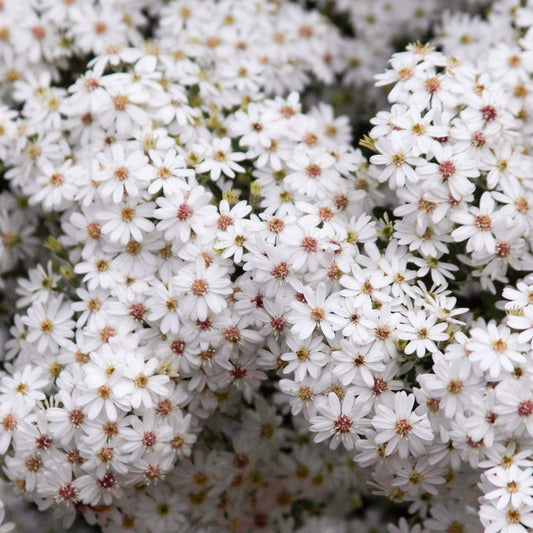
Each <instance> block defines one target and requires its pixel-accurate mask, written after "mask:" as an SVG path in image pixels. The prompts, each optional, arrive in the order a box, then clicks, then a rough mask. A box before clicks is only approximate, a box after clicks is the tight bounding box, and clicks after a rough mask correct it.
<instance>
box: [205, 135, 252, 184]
mask: <svg viewBox="0 0 533 533" xmlns="http://www.w3.org/2000/svg"><path fill="white" fill-rule="evenodd" d="M243 159H246V154H244V153H243V152H234V151H233V149H232V147H231V139H230V138H229V137H223V138H222V139H220V138H218V137H215V138H213V139H212V140H211V144H210V145H209V146H208V148H207V151H206V153H205V155H204V160H203V161H202V162H201V163H200V164H199V165H197V166H196V172H197V173H198V174H203V173H204V172H209V176H210V177H211V179H212V180H213V181H217V180H218V179H219V178H220V175H221V174H224V175H225V176H228V177H229V178H234V177H235V172H244V170H245V169H244V167H243V166H242V165H239V163H237V161H242V160H243Z"/></svg>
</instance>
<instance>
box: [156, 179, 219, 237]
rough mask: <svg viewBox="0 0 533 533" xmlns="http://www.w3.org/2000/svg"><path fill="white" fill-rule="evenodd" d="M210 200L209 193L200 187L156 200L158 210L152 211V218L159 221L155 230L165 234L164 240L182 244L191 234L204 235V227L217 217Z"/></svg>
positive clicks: (176, 192)
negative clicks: (176, 240) (177, 240)
mask: <svg viewBox="0 0 533 533" xmlns="http://www.w3.org/2000/svg"><path fill="white" fill-rule="evenodd" d="M211 199H212V195H211V193H210V192H208V191H206V190H205V189H204V188H203V187H201V186H197V187H193V188H192V189H191V190H190V191H188V192H183V191H175V192H174V194H172V195H171V196H169V197H165V196H161V197H159V198H157V200H156V202H157V205H158V206H159V208H158V209H156V210H155V211H154V217H155V218H158V219H160V222H158V224H157V229H158V230H159V231H164V232H165V233H164V237H165V240H167V241H173V240H175V239H179V240H180V241H181V242H182V243H185V242H187V241H188V240H189V239H190V237H191V232H194V233H195V234H197V235H200V236H202V235H204V234H205V231H206V226H209V225H210V224H211V223H212V222H213V221H214V220H216V217H217V209H216V207H215V206H214V205H210V202H211Z"/></svg>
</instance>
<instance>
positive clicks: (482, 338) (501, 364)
mask: <svg viewBox="0 0 533 533" xmlns="http://www.w3.org/2000/svg"><path fill="white" fill-rule="evenodd" d="M470 337H471V338H472V340H471V341H470V342H468V343H467V344H466V348H467V349H468V350H469V351H470V353H469V356H468V358H469V359H470V361H473V362H475V363H476V365H477V366H479V368H480V369H481V370H482V371H483V372H486V371H488V372H489V374H490V377H491V378H492V379H496V378H498V377H499V376H500V374H501V371H502V369H503V370H505V371H506V372H509V373H512V372H513V370H514V367H515V365H517V364H518V365H520V364H524V363H526V360H527V359H526V355H525V352H527V351H528V344H526V343H520V342H519V341H518V334H516V333H511V330H510V329H509V328H508V327H506V326H503V325H499V326H497V325H496V322H495V321H493V320H491V321H490V322H489V323H488V324H487V325H486V326H485V327H477V328H472V330H470Z"/></svg>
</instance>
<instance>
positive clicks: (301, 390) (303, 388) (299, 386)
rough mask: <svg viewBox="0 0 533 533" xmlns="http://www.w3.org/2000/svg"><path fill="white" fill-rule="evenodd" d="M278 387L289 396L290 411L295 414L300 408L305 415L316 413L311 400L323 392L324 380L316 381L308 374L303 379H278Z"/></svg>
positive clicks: (309, 415)
mask: <svg viewBox="0 0 533 533" xmlns="http://www.w3.org/2000/svg"><path fill="white" fill-rule="evenodd" d="M279 388H280V389H281V390H282V391H283V392H284V393H285V394H287V395H288V396H289V397H290V400H289V404H290V405H291V413H292V414H293V415H297V414H298V413H300V412H301V411H302V410H303V411H304V414H305V415H306V417H308V418H309V417H311V416H314V415H315V414H316V408H315V405H314V403H313V400H314V398H315V396H316V395H317V394H321V393H322V392H324V389H325V388H326V381H325V380H322V381H319V382H317V380H316V379H314V378H311V377H309V376H307V377H305V378H304V379H303V380H299V381H293V380H292V379H280V380H279Z"/></svg>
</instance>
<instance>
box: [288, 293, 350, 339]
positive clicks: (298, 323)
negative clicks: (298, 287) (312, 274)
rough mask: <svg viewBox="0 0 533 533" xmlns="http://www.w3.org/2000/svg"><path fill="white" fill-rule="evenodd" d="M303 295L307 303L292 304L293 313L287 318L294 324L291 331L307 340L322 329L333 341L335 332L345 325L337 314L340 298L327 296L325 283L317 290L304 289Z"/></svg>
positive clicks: (297, 301) (297, 302) (296, 302)
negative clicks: (314, 332)
mask: <svg viewBox="0 0 533 533" xmlns="http://www.w3.org/2000/svg"><path fill="white" fill-rule="evenodd" d="M302 294H303V297H304V301H305V303H304V302H302V301H299V300H296V301H292V302H291V307H292V309H293V311H292V312H291V313H289V315H288V316H287V319H288V320H289V322H291V323H292V324H293V326H292V328H291V331H292V332H293V333H295V334H297V335H299V336H300V337H301V338H302V339H307V338H308V337H310V336H311V334H312V333H313V331H315V329H317V328H320V329H321V330H322V333H323V334H324V335H325V336H326V337H327V338H328V339H333V337H334V336H335V333H334V332H335V331H337V330H338V329H340V328H341V327H342V326H343V325H344V320H343V319H342V318H340V317H339V315H338V314H337V313H336V311H337V310H338V308H339V299H338V296H337V295H335V294H332V295H330V296H327V288H326V285H325V284H324V283H319V284H318V286H317V288H316V290H313V289H312V288H311V287H309V286H306V287H303V289H302Z"/></svg>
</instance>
